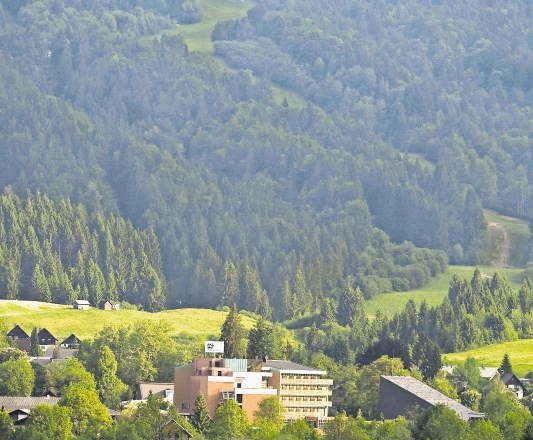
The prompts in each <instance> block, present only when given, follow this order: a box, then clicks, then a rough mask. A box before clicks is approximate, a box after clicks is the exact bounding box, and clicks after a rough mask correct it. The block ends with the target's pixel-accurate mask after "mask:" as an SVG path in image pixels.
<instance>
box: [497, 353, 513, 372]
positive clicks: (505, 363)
mask: <svg viewBox="0 0 533 440" xmlns="http://www.w3.org/2000/svg"><path fill="white" fill-rule="evenodd" d="M500 371H501V372H502V374H506V373H512V372H513V367H512V365H511V360H510V359H509V355H508V354H507V353H505V354H504V355H503V358H502V363H501V365H500Z"/></svg>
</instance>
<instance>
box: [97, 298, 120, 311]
mask: <svg viewBox="0 0 533 440" xmlns="http://www.w3.org/2000/svg"><path fill="white" fill-rule="evenodd" d="M100 308H101V309H102V310H120V303H118V302H114V301H109V300H104V301H101V302H100Z"/></svg>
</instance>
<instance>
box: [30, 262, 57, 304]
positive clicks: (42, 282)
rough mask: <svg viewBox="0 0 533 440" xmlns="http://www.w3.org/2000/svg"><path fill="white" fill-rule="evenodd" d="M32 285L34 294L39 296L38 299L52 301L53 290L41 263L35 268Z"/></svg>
mask: <svg viewBox="0 0 533 440" xmlns="http://www.w3.org/2000/svg"><path fill="white" fill-rule="evenodd" d="M31 286H32V289H33V291H34V294H35V295H36V296H37V300H38V301H43V302H50V301H52V292H51V290H50V286H49V285H48V280H47V279H46V275H45V274H44V271H43V270H42V269H41V266H39V264H37V265H36V266H35V269H34V270H33V276H32V279H31Z"/></svg>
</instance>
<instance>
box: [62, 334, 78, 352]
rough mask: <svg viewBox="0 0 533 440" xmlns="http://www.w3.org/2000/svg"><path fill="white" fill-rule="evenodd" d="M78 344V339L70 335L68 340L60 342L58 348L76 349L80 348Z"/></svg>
mask: <svg viewBox="0 0 533 440" xmlns="http://www.w3.org/2000/svg"><path fill="white" fill-rule="evenodd" d="M80 342H81V341H80V339H79V338H78V337H77V336H76V335H75V334H74V333H72V334H71V335H70V336H69V337H68V338H66V339H65V340H64V341H63V342H61V344H60V346H61V347H62V348H68V349H78V348H80Z"/></svg>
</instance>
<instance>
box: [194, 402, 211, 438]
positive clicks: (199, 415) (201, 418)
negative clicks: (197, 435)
mask: <svg viewBox="0 0 533 440" xmlns="http://www.w3.org/2000/svg"><path fill="white" fill-rule="evenodd" d="M191 423H192V425H193V426H194V427H195V428H196V429H197V430H198V431H199V432H201V433H204V432H206V431H207V430H209V426H210V425H211V417H210V416H209V411H208V410H207V403H206V401H205V398H204V395H203V394H202V393H198V395H197V396H196V400H195V401H194V410H193V412H192V416H191Z"/></svg>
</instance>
